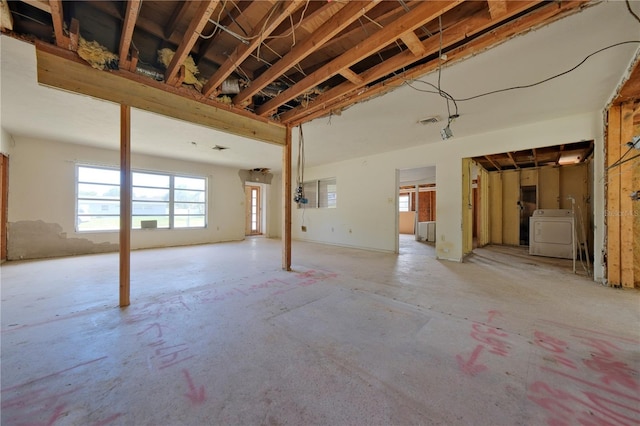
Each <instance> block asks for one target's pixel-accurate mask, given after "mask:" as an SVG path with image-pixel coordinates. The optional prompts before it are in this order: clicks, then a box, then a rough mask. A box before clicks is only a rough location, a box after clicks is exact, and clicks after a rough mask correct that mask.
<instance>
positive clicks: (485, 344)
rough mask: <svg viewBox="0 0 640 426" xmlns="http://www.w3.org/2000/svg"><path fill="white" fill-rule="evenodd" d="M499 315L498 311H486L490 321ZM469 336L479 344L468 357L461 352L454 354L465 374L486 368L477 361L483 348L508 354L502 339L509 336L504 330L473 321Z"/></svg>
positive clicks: (472, 373)
mask: <svg viewBox="0 0 640 426" xmlns="http://www.w3.org/2000/svg"><path fill="white" fill-rule="evenodd" d="M501 316H502V314H501V313H500V312H499V311H496V310H491V311H489V312H487V322H488V323H490V322H492V321H493V320H494V318H496V317H501ZM470 336H471V338H472V339H474V340H476V341H477V342H479V343H480V344H479V345H477V346H476V348H475V349H474V350H473V352H472V353H471V355H470V356H469V357H468V359H467V358H465V356H464V355H463V354H458V355H456V361H457V362H458V366H459V367H460V369H461V370H462V372H463V373H465V374H468V375H470V376H475V375H476V374H478V373H481V372H483V371H485V370H488V367H487V366H486V365H484V364H479V363H478V362H477V361H478V358H479V357H480V354H481V353H482V351H483V350H484V349H487V350H488V351H489V353H491V354H494V355H500V356H507V355H508V354H509V349H510V347H509V344H508V343H507V342H506V341H505V340H504V339H505V338H507V337H509V335H508V334H507V333H505V332H504V331H500V330H499V329H497V328H495V327H492V326H488V325H485V324H481V323H478V322H474V323H473V324H472V325H471V334H470Z"/></svg>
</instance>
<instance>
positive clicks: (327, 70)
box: [256, 0, 461, 116]
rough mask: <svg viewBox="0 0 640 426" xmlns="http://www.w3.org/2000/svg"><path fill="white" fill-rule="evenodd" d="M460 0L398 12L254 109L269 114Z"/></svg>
mask: <svg viewBox="0 0 640 426" xmlns="http://www.w3.org/2000/svg"><path fill="white" fill-rule="evenodd" d="M460 3H461V0H450V1H429V2H422V3H420V4H419V5H417V6H416V7H415V8H414V9H413V10H412V11H411V13H407V14H404V15H401V16H400V17H399V18H398V19H396V20H395V21H393V22H392V23H391V24H390V25H387V26H386V27H384V28H382V29H380V30H379V31H377V32H375V33H373V34H371V36H369V37H368V38H366V39H365V40H363V41H362V42H361V43H359V44H357V45H355V46H354V47H352V48H351V49H349V50H348V51H346V52H345V53H343V54H342V55H340V56H338V57H337V58H335V59H333V60H332V61H330V62H329V63H328V64H326V65H325V66H323V67H321V68H320V69H318V70H317V71H315V72H313V73H311V74H309V75H308V76H307V77H305V78H303V79H302V80H300V81H299V82H298V83H296V84H294V85H293V86H291V87H290V88H289V89H287V90H285V91H284V92H282V93H281V94H280V95H278V96H276V97H275V98H273V99H271V100H269V101H267V102H266V103H265V104H263V105H261V106H260V107H258V109H257V111H256V112H257V114H258V115H261V116H266V115H269V114H270V113H271V112H273V111H274V110H276V109H277V108H278V107H279V106H280V105H282V104H284V103H286V102H287V101H289V100H291V99H293V98H295V97H296V96H298V95H301V94H302V93H304V92H306V91H307V90H309V89H311V88H313V87H315V86H317V85H319V84H321V83H322V82H324V81H326V80H327V79H329V78H331V77H333V76H334V75H336V74H338V73H339V72H340V71H341V70H343V69H344V68H348V67H350V66H352V65H353V64H356V63H358V62H360V61H361V60H362V59H364V58H366V57H368V56H370V55H372V54H374V53H375V52H377V51H379V50H380V49H382V48H384V47H385V46H387V45H389V44H390V43H393V42H394V41H396V40H397V39H399V38H400V37H402V36H403V35H405V34H407V33H409V32H413V31H414V30H415V29H416V28H419V27H421V26H422V25H423V24H425V23H427V22H430V21H432V20H434V19H435V18H437V17H438V16H440V15H442V14H443V13H445V12H447V11H448V10H451V9H453V8H454V7H455V6H457V5H458V4H460Z"/></svg>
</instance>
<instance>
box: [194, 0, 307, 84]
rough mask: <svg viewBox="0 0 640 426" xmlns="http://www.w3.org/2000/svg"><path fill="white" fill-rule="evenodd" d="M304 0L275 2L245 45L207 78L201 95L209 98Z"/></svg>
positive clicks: (239, 46) (241, 45) (236, 49)
mask: <svg viewBox="0 0 640 426" xmlns="http://www.w3.org/2000/svg"><path fill="white" fill-rule="evenodd" d="M305 1H306V0H288V1H283V2H277V3H275V4H274V5H273V6H272V7H273V9H272V10H271V11H270V12H269V13H268V14H267V15H265V17H264V18H262V20H261V21H260V22H259V23H258V24H257V25H256V26H255V27H254V30H253V32H252V33H251V35H250V36H249V37H247V39H248V40H249V42H248V43H247V44H244V43H240V44H239V45H238V46H237V47H236V48H235V50H234V51H233V52H232V53H231V54H230V55H229V57H228V58H227V60H226V61H225V62H224V63H223V64H222V65H221V66H220V68H218V70H217V71H216V72H215V73H214V74H213V75H212V76H211V77H210V78H209V81H207V83H206V84H205V85H204V87H203V88H202V93H203V94H204V95H205V96H209V95H211V94H212V93H214V92H215V91H216V90H217V89H218V87H220V85H221V84H222V82H223V81H224V80H225V79H226V78H227V77H229V76H230V75H231V73H233V72H234V71H235V70H236V68H237V67H238V66H239V65H240V64H242V63H243V62H244V60H245V59H247V58H248V57H249V55H251V53H252V52H253V51H254V50H256V49H257V48H258V46H260V45H261V44H262V42H263V41H264V39H265V38H267V37H268V36H269V34H271V33H272V32H273V31H274V30H275V29H276V28H278V26H279V25H280V23H281V22H282V21H284V20H285V19H287V18H288V17H289V15H290V14H291V13H293V12H294V11H295V10H296V9H297V8H298V7H300V6H301V5H302V4H304V3H305Z"/></svg>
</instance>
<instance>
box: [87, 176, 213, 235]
mask: <svg viewBox="0 0 640 426" xmlns="http://www.w3.org/2000/svg"><path fill="white" fill-rule="evenodd" d="M83 168H84V169H94V170H104V171H110V172H117V173H118V176H119V174H120V169H119V168H117V167H113V166H99V165H92V164H77V165H76V176H75V212H74V219H75V224H74V228H75V231H76V232H77V233H97V232H115V231H119V229H120V208H119V205H120V179H119V177H118V182H117V183H113V182H109V183H105V182H98V181H86V180H81V178H80V175H81V169H83ZM131 173H132V178H133V177H134V175H136V174H137V175H139V176H159V177H168V178H169V180H168V182H169V183H168V186H162V185H161V186H153V184H151V185H149V184H146V185H145V184H141V185H134V184H133V180H134V179H132V185H131V189H132V190H131V204H132V212H131V219H132V220H131V229H132V230H140V229H145V230H147V229H163V230H175V229H206V228H207V226H208V223H207V222H208V220H207V219H208V211H209V196H208V191H209V180H208V178H207V177H206V176H199V175H188V174H184V173H172V172H164V171H155V170H153V171H152V170H140V169H135V170H132V171H131ZM180 179H194V180H196V181H202V189H197V188H196V189H194V188H189V187H186V188H182V187H177V185H176V180H178V181H179V180H180ZM196 183H197V182H196ZM81 185H98V186H105V187H106V186H109V187H111V188H112V189H113V188H117V189H118V196H117V197H112V198H105V197H90V196H82V195H81V193H80V192H81V190H80V188H81ZM163 185H164V184H163ZM197 186H199V184H198V185H197ZM135 189H142V190H145V189H146V190H160V191H162V190H165V191H168V193H169V194H168V199H167V200H153V199H151V200H149V199H145V197H139V198H134V191H135ZM176 192H193V193H195V195H196V198H202V199H203V201H193V200H189V201H183V200H179V199H177V198H176ZM83 201H103V202H111V203H115V204H117V206H118V207H117V208H118V211H117V213H114V212H109V213H107V214H100V215H98V214H95V213H94V214H87V213H85V214H81V213H80V209H81V207H82V206H81V203H82V202H83ZM145 203H146V204H149V205H153V203H156V204H166V205H167V207H168V209H167V213H154V214H151V215H149V214H143V213H137V214H136V213H134V210H135V208H134V206H135V205H136V204H138V205H144V204H145ZM180 204H183V205H185V204H186V205H193V206H196V207H197V206H200V207H199V208H200V209H201V211H202V213H201V214H193V213H190V212H189V211H188V212H187V213H186V214H185V213H177V212H176V210H178V209H177V205H180ZM82 217H107V218H112V219H111V220H113V218H116V219H117V225H116V226H114V227H109V228H105V229H81V226H80V224H81V218H82ZM136 217H137V218H139V221H138V222H139V224H138V225H137V226H136V225H135V223H136ZM164 217H166V218H167V221H166V223H167V225H166V226H164V225H160V223H158V226H157V228H143V227H142V220H145V218H148V219H147V220H149V219H150V220H154V219H155V220H157V218H164ZM184 218H187V223H188V222H189V219H191V218H197V220H199V221H201V222H202V225H193V226H179V225H177V222H178V223H179V222H181V219H184ZM176 219H178V221H177V220H176Z"/></svg>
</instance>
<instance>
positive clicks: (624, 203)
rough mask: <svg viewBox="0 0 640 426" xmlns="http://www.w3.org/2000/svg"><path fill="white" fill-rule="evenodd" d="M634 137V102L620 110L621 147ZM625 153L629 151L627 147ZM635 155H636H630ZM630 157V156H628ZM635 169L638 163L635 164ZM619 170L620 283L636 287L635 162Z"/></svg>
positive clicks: (628, 163) (621, 166)
mask: <svg viewBox="0 0 640 426" xmlns="http://www.w3.org/2000/svg"><path fill="white" fill-rule="evenodd" d="M632 137H633V102H625V103H623V104H622V105H621V110H620V145H623V144H625V143H626V142H628V141H630V140H631V138H632ZM622 150H623V153H624V152H626V151H627V150H628V148H627V146H626V145H625V146H624V147H623V148H622ZM630 154H635V153H630ZM627 156H628V157H630V155H627ZM635 164H636V165H635V167H638V166H637V163H635ZM619 168H620V170H617V172H618V174H619V175H620V212H621V214H620V270H621V275H620V283H621V284H622V286H623V287H630V288H633V287H634V277H633V272H634V269H635V265H634V264H635V263H636V262H637V261H638V260H637V259H635V261H634V256H633V222H634V218H633V214H634V212H633V204H634V201H633V200H632V199H631V193H632V192H633V191H634V190H636V189H638V188H634V187H633V169H634V162H633V161H627V162H626V163H624V164H622V165H620V167H619Z"/></svg>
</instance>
